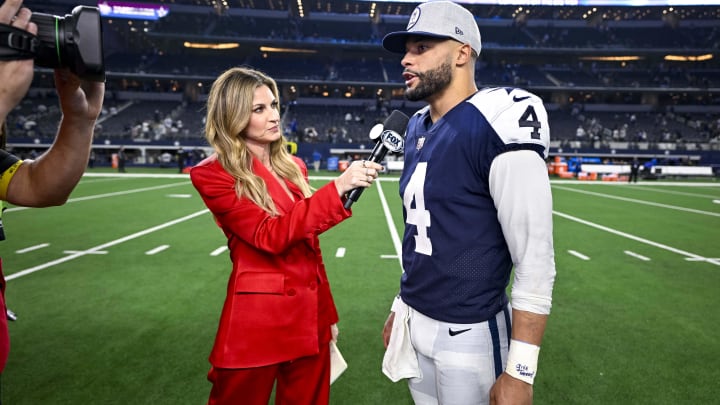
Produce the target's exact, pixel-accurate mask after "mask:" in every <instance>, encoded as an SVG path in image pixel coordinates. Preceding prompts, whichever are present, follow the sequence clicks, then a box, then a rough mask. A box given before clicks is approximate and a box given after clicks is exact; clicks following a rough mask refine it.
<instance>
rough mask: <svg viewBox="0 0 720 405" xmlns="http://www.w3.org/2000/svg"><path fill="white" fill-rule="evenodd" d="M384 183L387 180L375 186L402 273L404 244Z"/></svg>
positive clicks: (378, 182) (380, 181)
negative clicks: (394, 219)
mask: <svg viewBox="0 0 720 405" xmlns="http://www.w3.org/2000/svg"><path fill="white" fill-rule="evenodd" d="M384 181H385V179H383V180H380V179H378V181H377V182H376V183H375V184H376V185H377V190H378V194H380V203H381V204H382V207H383V212H384V213H385V219H386V220H387V224H388V230H389V231H390V238H391V239H392V242H393V246H394V247H395V254H396V255H397V259H398V263H399V264H400V270H401V271H402V270H403V267H402V242H401V241H400V235H399V234H398V230H397V228H396V227H395V222H394V221H393V218H392V214H391V213H390V207H389V206H388V202H387V199H386V198H385V193H384V192H383V188H382V183H383V182H384Z"/></svg>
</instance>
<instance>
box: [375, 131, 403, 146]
mask: <svg viewBox="0 0 720 405" xmlns="http://www.w3.org/2000/svg"><path fill="white" fill-rule="evenodd" d="M380 140H381V141H382V143H383V145H384V146H385V147H386V148H387V150H388V151H390V152H402V151H403V150H404V149H405V139H404V138H403V137H402V136H400V135H398V133H397V132H395V131H391V130H387V129H386V130H384V131H383V133H382V134H380Z"/></svg>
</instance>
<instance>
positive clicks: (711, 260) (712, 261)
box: [553, 211, 720, 266]
mask: <svg viewBox="0 0 720 405" xmlns="http://www.w3.org/2000/svg"><path fill="white" fill-rule="evenodd" d="M553 214H555V215H557V216H559V217H562V218H565V219H569V220H570V221H575V222H578V223H581V224H583V225H587V226H590V227H593V228H596V229H599V230H601V231H605V232H609V233H612V234H615V235H618V236H622V237H623V238H627V239H632V240H634V241H637V242H640V243H644V244H646V245H650V246H654V247H656V248H660V249H663V250H667V251H670V252H673V253H677V254H679V255H682V256H685V257H689V258H692V259H695V260H699V261H705V262H708V263H710V264H714V265H716V266H720V260H717V259H715V258H710V257H703V256H701V255H698V254H695V253H691V252H686V251H684V250H682V249H677V248H674V247H672V246H668V245H663V244H662V243H658V242H654V241H651V240H649V239H645V238H641V237H639V236H635V235H631V234H629V233H625V232H622V231H618V230H617V229H613V228H609V227H607V226H603V225H600V224H596V223H594V222H590V221H586V220H584V219H580V218H578V217H574V216H572V215H568V214H563V213H562V212H557V211H553Z"/></svg>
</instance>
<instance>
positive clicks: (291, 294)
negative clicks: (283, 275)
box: [287, 288, 296, 297]
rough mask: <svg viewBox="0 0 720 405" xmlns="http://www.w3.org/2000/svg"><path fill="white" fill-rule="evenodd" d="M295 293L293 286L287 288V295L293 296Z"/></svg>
mask: <svg viewBox="0 0 720 405" xmlns="http://www.w3.org/2000/svg"><path fill="white" fill-rule="evenodd" d="M295 294H296V292H295V289H294V288H291V289H289V290H287V295H288V297H293V296H295Z"/></svg>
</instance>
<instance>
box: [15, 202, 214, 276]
mask: <svg viewBox="0 0 720 405" xmlns="http://www.w3.org/2000/svg"><path fill="white" fill-rule="evenodd" d="M208 212H210V210H208V209H204V210H201V211H198V212H195V213H193V214H190V215H186V216H184V217H182V218H178V219H174V220H172V221H168V222H165V223H164V224H160V225H156V226H153V227H151V228H147V229H145V230H143V231H140V232H135V233H133V234H131V235H128V236H124V237H122V238H120V239H115V240H113V241H110V242H107V243H103V244H102V245H98V246H95V247H92V248H90V249H88V250H84V251H81V252H77V253H73V254H71V255H70V256H65V257H61V258H59V259H57V260H53V261H50V262H47V263H44V264H40V265H38V266H35V267H30V268H27V269H25V270H20V271H18V272H17V273H13V274H11V275H9V276H7V277H5V280H7V281H10V280H13V279H16V278H20V277H23V276H26V275H28V274H31V273H34V272H36V271H40V270H44V269H47V268H48V267H52V266H55V265H57V264H60V263H65V262H67V261H70V260H74V259H77V258H78V257H81V256H84V255H86V254H89V253H95V252H99V251H102V250H103V249H105V248H109V247H111V246H115V245H119V244H121V243H123V242H127V241H129V240H133V239H136V238H139V237H141V236H144V235H147V234H149V233H153V232H155V231H159V230H161V229H164V228H167V227H169V226H173V225H175V224H179V223H180V222H184V221H187V220H189V219H193V218H195V217H198V216H200V215H203V214H207V213H208Z"/></svg>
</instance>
